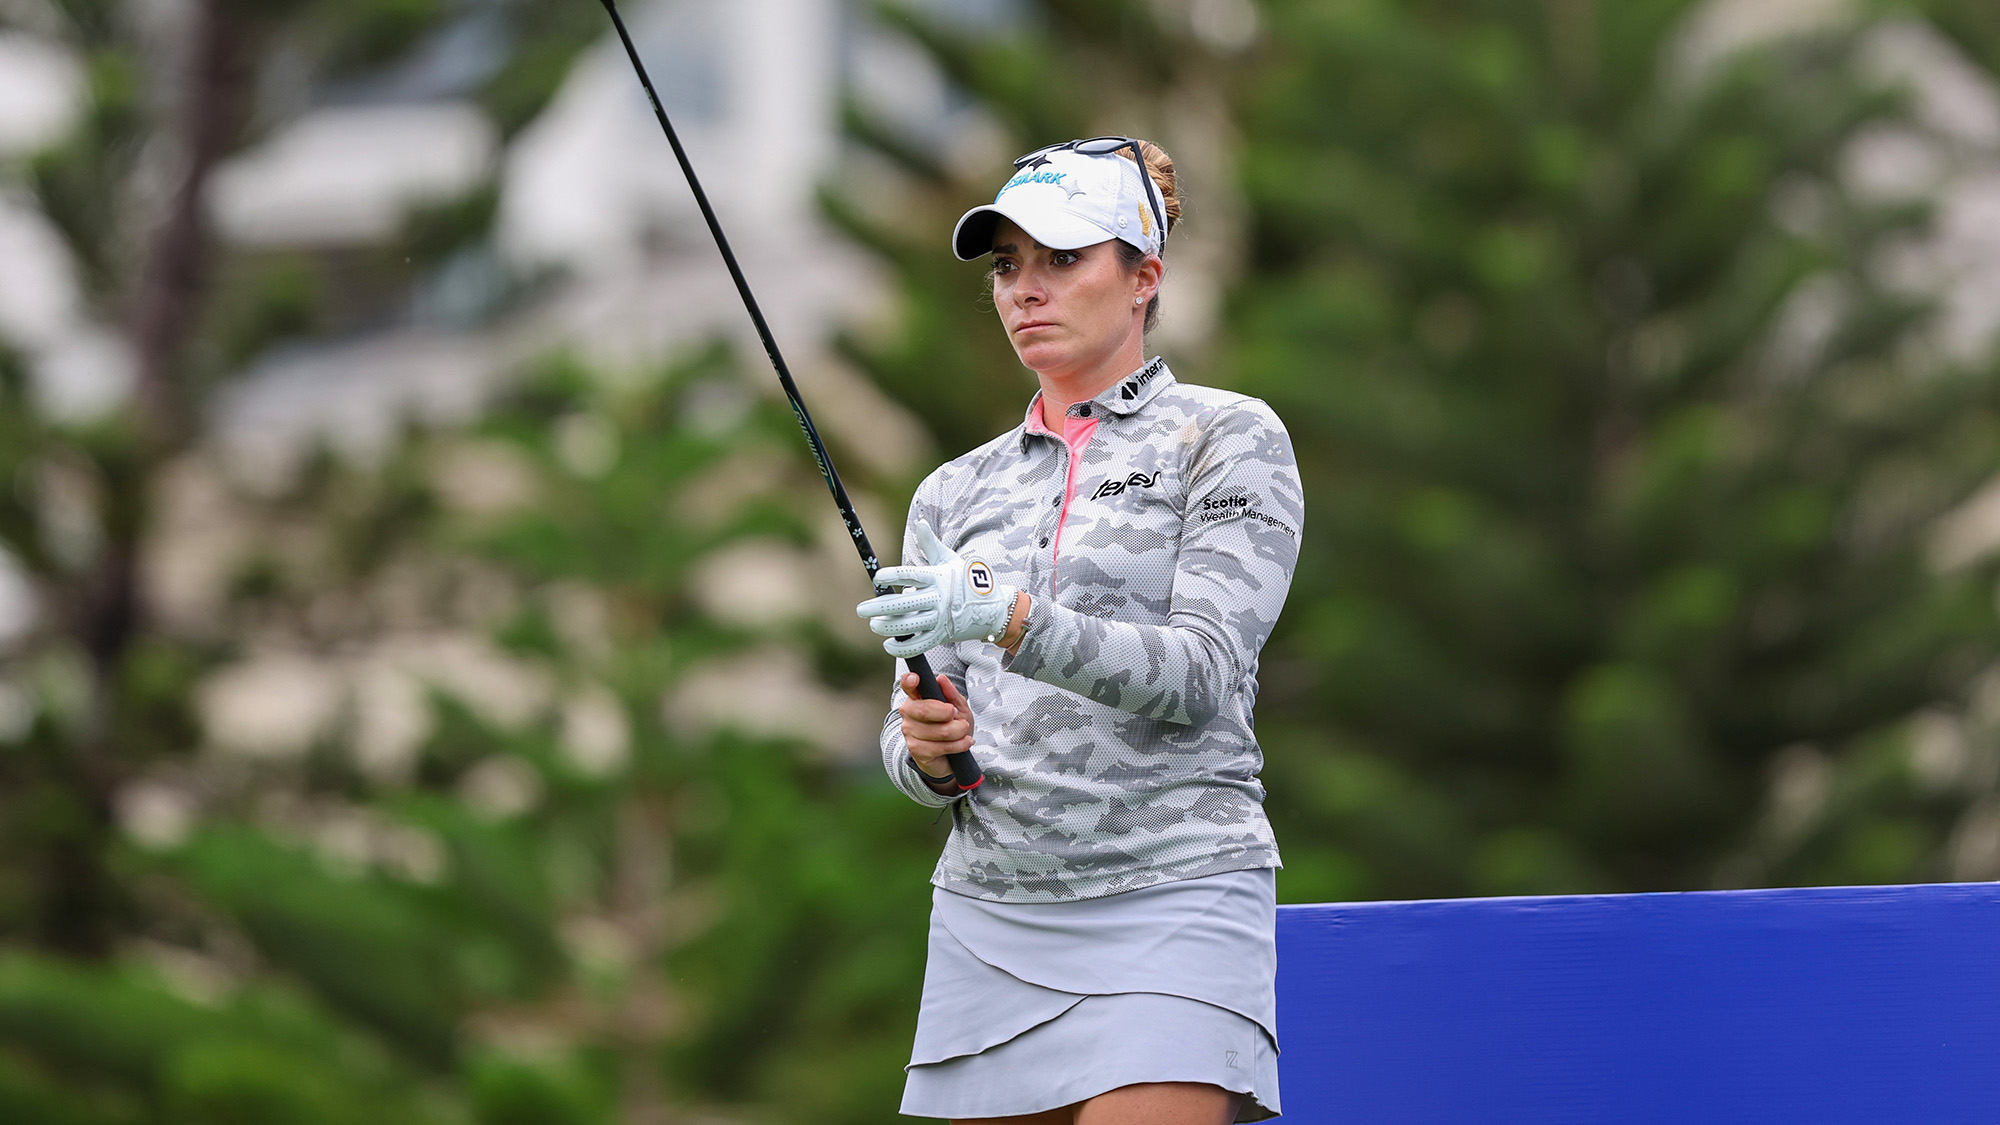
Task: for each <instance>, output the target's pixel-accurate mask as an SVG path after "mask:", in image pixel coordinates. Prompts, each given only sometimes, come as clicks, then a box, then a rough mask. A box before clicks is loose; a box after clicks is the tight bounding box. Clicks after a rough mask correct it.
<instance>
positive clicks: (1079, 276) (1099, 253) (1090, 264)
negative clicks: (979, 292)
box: [993, 219, 1160, 376]
mask: <svg viewBox="0 0 2000 1125" xmlns="http://www.w3.org/2000/svg"><path fill="white" fill-rule="evenodd" d="M1159 273H1160V271H1159V266H1158V259H1148V260H1147V262H1146V263H1145V264H1144V265H1141V266H1140V267H1139V268H1138V269H1136V270H1128V269H1126V268H1125V264H1124V263H1123V262H1122V261H1120V260H1119V257H1118V247H1117V244H1116V243H1113V242H1100V243H1098V244H1097V245H1095V246H1086V247H1084V248H1083V249H1081V250H1051V249H1049V248H1048V247H1046V246H1043V245H1042V244H1041V243H1039V242H1036V241H1035V240H1034V239H1032V238H1030V237H1028V234H1027V232H1025V231H1023V230H1022V229H1021V228H1020V227H1018V226H1015V225H1014V224H1013V223H1012V222H1010V221H1008V220H1006V219H1002V220H1000V225H999V227H998V229H996V230H995V231H994V232H993V304H994V307H995V308H997V309H998V310H999V312H1000V323H1001V324H1002V325H1004V326H1005V327H1006V329H1007V339H1008V341H1009V342H1010V343H1012V344H1013V345H1014V354H1015V355H1017V356H1020V357H1021V363H1022V365H1023V366H1025V367H1027V368H1028V369H1029V370H1031V371H1035V372H1038V373H1041V374H1045V375H1054V376H1063V375H1071V374H1084V373H1089V372H1092V371H1094V370H1096V369H1097V368H1099V367H1101V366H1103V365H1105V364H1106V363H1109V362H1111V361H1112V360H1114V359H1115V358H1116V357H1117V356H1118V354H1119V353H1120V351H1121V350H1123V349H1125V348H1126V347H1127V346H1128V345H1129V344H1130V343H1131V341H1132V339H1133V337H1135V336H1137V337H1139V338H1140V340H1141V342H1142V343H1143V340H1144V333H1145V325H1144V318H1145V302H1146V301H1148V300H1151V299H1152V296H1153V293H1154V291H1155V290H1157V289H1158V288H1159Z"/></svg>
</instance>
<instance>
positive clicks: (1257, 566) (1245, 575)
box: [1004, 401, 1305, 724]
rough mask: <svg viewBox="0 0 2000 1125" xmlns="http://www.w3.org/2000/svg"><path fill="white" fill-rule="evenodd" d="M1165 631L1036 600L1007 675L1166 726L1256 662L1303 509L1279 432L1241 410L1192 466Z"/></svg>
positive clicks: (1205, 441) (1222, 695) (1209, 437)
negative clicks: (1025, 677)
mask: <svg viewBox="0 0 2000 1125" xmlns="http://www.w3.org/2000/svg"><path fill="white" fill-rule="evenodd" d="M1186 503H1187V507H1186V509H1185V512H1184V516H1183V522H1182V526H1181V540H1180V550H1179V552H1178V554H1177V556H1176V558H1175V562H1174V582H1173V602H1172V605H1171V607H1170V609H1169V611H1168V614H1167V623H1166V624H1165V625H1138V624H1131V623H1128V622H1122V621H1111V620H1108V619H1106V618H1102V617H1093V616H1090V615H1089V614H1085V613H1079V612H1077V611H1076V610H1073V609H1068V608H1065V607H1063V606H1061V605H1058V604H1056V603H1055V602H1054V601H1053V600H1052V599H1050V598H1035V599H1034V603H1033V605H1032V606H1031V607H1030V608H1029V611H1028V626H1027V632H1026V635H1025V636H1024V637H1023V638H1022V640H1021V643H1020V646H1019V648H1017V649H1016V650H1015V651H1014V652H1013V653H1012V655H1010V656H1008V657H1007V658H1006V659H1005V662H1004V666H1005V667H1006V668H1007V670H1008V671H1010V672H1014V673H1016V674H1018V675H1022V676H1029V677H1032V678H1034V679H1037V680H1040V681H1042V682H1043V683H1046V684H1053V685H1054V686H1056V687H1060V688H1066V689H1068V690H1070V691H1073V692H1076V693H1077V694H1079V695H1082V696H1084V697H1086V698H1088V699H1091V700H1094V701H1096V702H1098V703H1102V704H1104V705H1105V706H1107V707H1116V708H1118V709H1119V710H1121V711H1130V712H1131V713H1133V714H1135V715H1139V716H1142V717H1146V718H1156V719H1163V720H1165V721H1167V722H1170V723H1182V724H1189V723H1200V722H1206V721H1207V720H1208V719H1210V718H1213V717H1214V715H1215V713H1216V711H1217V710H1218V709H1219V708H1220V707H1221V706H1222V702H1223V701H1224V700H1225V699H1228V698H1229V697H1230V696H1231V695H1232V694H1234V693H1235V691H1236V689H1237V686H1238V685H1239V684H1240V683H1241V682H1242V679H1243V676H1244V675H1245V674H1246V673H1247V672H1248V670H1249V669H1250V668H1251V667H1252V666H1253V665H1254V664H1255V663H1256V660H1257V654H1258V652H1259V651H1260V650H1261V649H1262V648H1263V647H1264V641H1265V639H1266V638H1268V637H1269V636H1270V635H1271V628H1272V626H1274V625H1276V624H1277V621H1278V611H1279V610H1280V609H1282V608H1284V604H1285V594H1286V593H1287V591H1289V590H1290V589H1291V582H1292V570H1293V568H1294V567H1295V566H1297V564H1298V556H1299V533H1300V530H1301V528H1302V526H1303V523H1304V516H1305V504H1304V498H1303V492H1302V490H1301V488H1300V486H1299V474H1298V465H1297V462H1296V460H1295V459H1294V457H1293V455H1292V443H1291V438H1290V436H1289V435H1287V434H1286V433H1285V428H1284V425H1283V424H1282V423H1280V422H1279V421H1278V418H1277V416H1276V415H1275V414H1273V413H1272V412H1271V410H1270V408H1269V407H1267V406H1265V405H1264V404H1263V403H1261V402H1255V401H1250V402H1245V403H1242V404H1239V405H1235V406H1232V407H1230V408H1227V409H1226V410H1224V411H1223V412H1221V414H1220V415H1219V416H1218V417H1216V418H1214V419H1213V420H1211V421H1210V422H1209V424H1208V426H1207V427H1206V428H1205V429H1204V431H1203V433H1202V436H1201V437H1200V439H1198V443H1197V445H1196V448H1195V450H1194V452H1193V456H1192V458H1191V459H1190V465H1189V472H1188V486H1187V497H1186Z"/></svg>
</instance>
